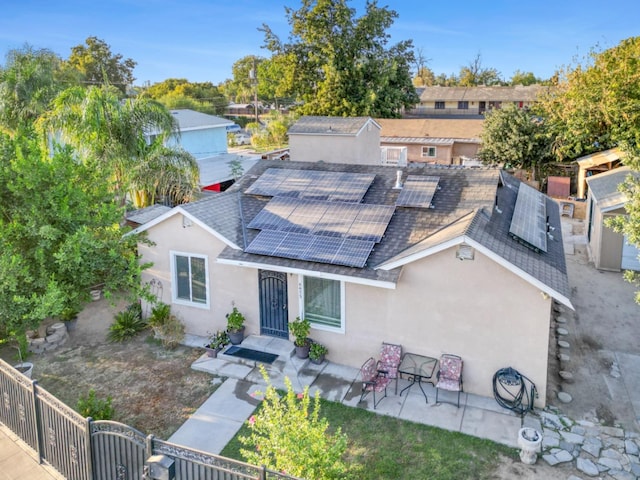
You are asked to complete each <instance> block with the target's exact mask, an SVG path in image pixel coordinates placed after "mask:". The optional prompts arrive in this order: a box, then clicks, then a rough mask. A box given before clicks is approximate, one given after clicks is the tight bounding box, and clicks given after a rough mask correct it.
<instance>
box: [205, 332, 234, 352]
mask: <svg viewBox="0 0 640 480" xmlns="http://www.w3.org/2000/svg"><path fill="white" fill-rule="evenodd" d="M228 344H229V334H228V333H227V332H226V331H225V330H218V331H217V332H216V333H214V334H213V335H211V336H210V337H209V343H207V344H206V345H205V346H204V349H205V350H206V351H207V355H208V356H209V357H211V358H216V357H217V356H218V353H220V350H222V349H223V348H224V347H225V346H227V345H228Z"/></svg>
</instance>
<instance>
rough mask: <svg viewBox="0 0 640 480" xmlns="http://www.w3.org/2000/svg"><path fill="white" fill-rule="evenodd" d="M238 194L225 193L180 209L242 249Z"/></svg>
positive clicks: (182, 206) (232, 192) (208, 197)
mask: <svg viewBox="0 0 640 480" xmlns="http://www.w3.org/2000/svg"><path fill="white" fill-rule="evenodd" d="M239 201H240V193H239V192H237V191H235V192H234V191H228V190H227V191H226V192H224V193H219V194H213V195H210V196H207V197H205V198H203V199H202V200H198V201H197V202H193V203H187V204H185V205H181V206H180V207H181V208H182V209H184V210H185V211H186V212H187V213H189V214H190V215H192V216H193V217H195V218H197V219H198V220H200V221H201V222H202V223H204V224H205V225H206V226H207V227H209V228H211V229H212V230H215V231H216V232H218V233H219V234H220V235H222V236H223V237H225V238H226V239H227V240H228V241H230V242H231V243H233V244H235V245H237V246H238V247H240V248H243V247H244V244H243V234H242V230H243V228H242V221H241V218H240V215H238V212H239Z"/></svg>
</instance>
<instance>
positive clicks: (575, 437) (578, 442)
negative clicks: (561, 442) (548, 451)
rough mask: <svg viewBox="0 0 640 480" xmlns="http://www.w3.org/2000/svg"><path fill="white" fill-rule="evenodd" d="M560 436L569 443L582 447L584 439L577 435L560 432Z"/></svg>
mask: <svg viewBox="0 0 640 480" xmlns="http://www.w3.org/2000/svg"><path fill="white" fill-rule="evenodd" d="M560 436H561V437H562V438H563V439H565V440H566V441H567V442H569V443H574V444H576V445H582V444H583V443H584V437H583V436H582V435H578V434H577V433H572V432H565V431H561V432H560Z"/></svg>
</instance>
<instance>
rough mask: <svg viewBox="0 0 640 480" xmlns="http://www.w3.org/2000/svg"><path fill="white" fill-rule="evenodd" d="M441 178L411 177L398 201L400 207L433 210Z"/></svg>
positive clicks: (406, 181)
mask: <svg viewBox="0 0 640 480" xmlns="http://www.w3.org/2000/svg"><path fill="white" fill-rule="evenodd" d="M439 182H440V177H433V176H423V175H409V176H407V179H406V180H405V182H404V185H402V190H401V191H400V195H398V198H397V200H396V205H397V206H399V207H422V208H431V201H432V200H433V196H434V195H435V193H436V191H437V190H438V183H439Z"/></svg>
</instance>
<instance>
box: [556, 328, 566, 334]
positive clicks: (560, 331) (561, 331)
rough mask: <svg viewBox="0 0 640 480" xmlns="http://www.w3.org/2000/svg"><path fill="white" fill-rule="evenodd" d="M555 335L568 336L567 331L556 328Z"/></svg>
mask: <svg viewBox="0 0 640 480" xmlns="http://www.w3.org/2000/svg"><path fill="white" fill-rule="evenodd" d="M556 333H557V334H558V335H562V336H565V335H569V330H567V329H566V328H562V327H558V328H556Z"/></svg>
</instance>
